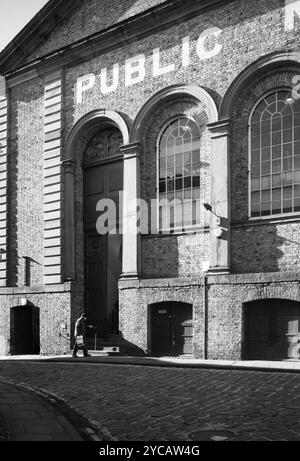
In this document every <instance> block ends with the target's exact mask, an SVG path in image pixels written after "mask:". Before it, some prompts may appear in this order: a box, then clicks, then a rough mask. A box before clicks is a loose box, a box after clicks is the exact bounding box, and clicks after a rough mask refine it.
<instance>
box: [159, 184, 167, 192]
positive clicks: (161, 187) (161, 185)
mask: <svg viewBox="0 0 300 461" xmlns="http://www.w3.org/2000/svg"><path fill="white" fill-rule="evenodd" d="M159 192H160V193H162V192H166V183H165V181H164V182H161V181H160V182H159Z"/></svg>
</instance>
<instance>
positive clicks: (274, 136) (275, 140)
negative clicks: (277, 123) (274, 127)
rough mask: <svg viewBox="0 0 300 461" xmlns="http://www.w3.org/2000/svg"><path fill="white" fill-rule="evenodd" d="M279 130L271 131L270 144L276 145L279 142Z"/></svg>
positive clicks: (280, 134)
mask: <svg viewBox="0 0 300 461" xmlns="http://www.w3.org/2000/svg"><path fill="white" fill-rule="evenodd" d="M281 136H282V133H281V131H275V132H273V133H272V146H277V145H278V144H280V143H281Z"/></svg>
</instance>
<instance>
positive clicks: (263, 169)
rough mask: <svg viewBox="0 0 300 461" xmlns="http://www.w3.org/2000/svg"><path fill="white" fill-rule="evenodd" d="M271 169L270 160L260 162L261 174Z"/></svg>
mask: <svg viewBox="0 0 300 461" xmlns="http://www.w3.org/2000/svg"><path fill="white" fill-rule="evenodd" d="M270 171H271V162H262V164H261V174H262V175H263V174H267V173H270Z"/></svg>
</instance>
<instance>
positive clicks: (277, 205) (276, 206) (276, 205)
mask: <svg viewBox="0 0 300 461" xmlns="http://www.w3.org/2000/svg"><path fill="white" fill-rule="evenodd" d="M272 213H273V214H279V213H281V201H275V200H273V202H272Z"/></svg>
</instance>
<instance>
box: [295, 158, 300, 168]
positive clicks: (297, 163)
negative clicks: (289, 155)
mask: <svg viewBox="0 0 300 461" xmlns="http://www.w3.org/2000/svg"><path fill="white" fill-rule="evenodd" d="M294 162H295V163H294V168H295V169H296V170H300V157H295V160H294Z"/></svg>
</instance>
